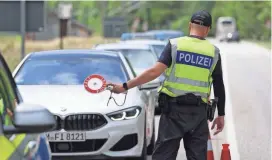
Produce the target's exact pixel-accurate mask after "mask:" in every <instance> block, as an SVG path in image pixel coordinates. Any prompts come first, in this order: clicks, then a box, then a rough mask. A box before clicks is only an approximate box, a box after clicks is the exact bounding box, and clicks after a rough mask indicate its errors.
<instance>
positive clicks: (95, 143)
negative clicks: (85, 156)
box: [49, 139, 107, 153]
mask: <svg viewBox="0 0 272 160" xmlns="http://www.w3.org/2000/svg"><path fill="white" fill-rule="evenodd" d="M106 141H107V139H90V140H86V141H85V142H49V145H50V148H51V152H52V153H71V152H95V151H97V150H99V149H100V148H101V147H102V146H103V145H104V144H105V142H106Z"/></svg>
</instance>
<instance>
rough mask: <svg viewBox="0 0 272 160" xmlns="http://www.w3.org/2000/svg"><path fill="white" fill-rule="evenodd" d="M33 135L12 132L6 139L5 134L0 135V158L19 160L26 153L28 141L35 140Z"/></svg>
mask: <svg viewBox="0 0 272 160" xmlns="http://www.w3.org/2000/svg"><path fill="white" fill-rule="evenodd" d="M34 138H35V136H30V135H26V134H14V135H12V136H11V137H10V139H7V137H6V136H4V135H0V145H1V146H3V147H1V150H0V159H1V160H2V159H3V160H19V159H23V157H24V156H26V155H27V154H28V151H29V148H28V143H29V142H30V141H33V140H35V139H34Z"/></svg>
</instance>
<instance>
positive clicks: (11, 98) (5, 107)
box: [0, 55, 19, 125]
mask: <svg viewBox="0 0 272 160" xmlns="http://www.w3.org/2000/svg"><path fill="white" fill-rule="evenodd" d="M15 87H16V86H14V81H13V78H12V77H11V73H10V71H9V69H8V67H7V64H6V63H5V61H4V59H3V57H2V56H1V55H0V113H1V118H2V122H3V123H4V125H12V119H13V113H14V109H15V107H16V105H17V103H18V102H17V101H19V98H18V96H17V94H16V91H17V90H16V88H15Z"/></svg>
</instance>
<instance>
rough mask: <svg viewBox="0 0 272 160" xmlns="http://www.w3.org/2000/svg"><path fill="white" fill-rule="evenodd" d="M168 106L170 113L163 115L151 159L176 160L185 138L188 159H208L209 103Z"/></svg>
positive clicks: (172, 104)
mask: <svg viewBox="0 0 272 160" xmlns="http://www.w3.org/2000/svg"><path fill="white" fill-rule="evenodd" d="M169 105H171V112H170V113H168V114H167V115H166V114H164V113H162V114H161V118H160V123H159V130H158V139H157V141H156V145H155V148H154V152H153V155H152V160H176V157H177V153H178V150H179V146H180V140H181V139H182V138H183V144H184V148H185V151H186V157H187V160H207V141H208V136H209V128H208V121H207V112H206V105H205V104H202V105H200V106H186V105H178V104H176V103H170V104H169Z"/></svg>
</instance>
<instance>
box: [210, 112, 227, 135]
mask: <svg viewBox="0 0 272 160" xmlns="http://www.w3.org/2000/svg"><path fill="white" fill-rule="evenodd" d="M215 125H216V131H215V132H214V134H213V135H217V134H218V133H220V132H222V130H223V129H224V125H225V120H224V116H218V117H217V118H215V120H214V121H213V125H212V129H214V127H215Z"/></svg>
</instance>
